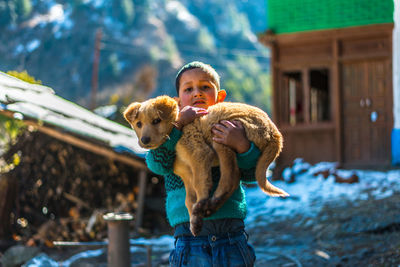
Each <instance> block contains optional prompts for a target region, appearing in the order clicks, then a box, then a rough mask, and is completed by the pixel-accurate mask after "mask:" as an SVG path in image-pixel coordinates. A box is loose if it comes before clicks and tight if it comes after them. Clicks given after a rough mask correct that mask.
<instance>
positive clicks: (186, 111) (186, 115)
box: [175, 106, 208, 130]
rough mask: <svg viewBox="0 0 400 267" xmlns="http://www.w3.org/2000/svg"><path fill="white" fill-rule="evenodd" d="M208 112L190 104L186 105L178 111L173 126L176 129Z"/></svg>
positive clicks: (180, 128)
mask: <svg viewBox="0 0 400 267" xmlns="http://www.w3.org/2000/svg"><path fill="white" fill-rule="evenodd" d="M206 114H208V111H207V110H206V109H204V108H196V107H192V106H186V107H184V108H183V109H182V110H181V111H179V115H178V120H177V121H176V122H175V127H176V128H177V129H178V130H182V128H183V127H184V126H185V125H187V124H189V123H191V122H192V121H194V119H196V118H198V117H201V116H204V115H206Z"/></svg>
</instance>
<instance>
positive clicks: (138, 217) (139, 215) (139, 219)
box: [135, 170, 147, 232]
mask: <svg viewBox="0 0 400 267" xmlns="http://www.w3.org/2000/svg"><path fill="white" fill-rule="evenodd" d="M146 177H147V172H146V171H144V170H142V171H140V173H139V196H138V209H137V211H136V214H135V231H136V232H138V230H139V228H140V227H141V226H142V223H143V211H144V200H145V197H146V182H147V181H146Z"/></svg>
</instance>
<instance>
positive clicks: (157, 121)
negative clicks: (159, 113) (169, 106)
mask: <svg viewBox="0 0 400 267" xmlns="http://www.w3.org/2000/svg"><path fill="white" fill-rule="evenodd" d="M160 122H161V119H160V118H157V119H154V120H153V121H152V122H151V124H153V125H156V124H159V123H160Z"/></svg>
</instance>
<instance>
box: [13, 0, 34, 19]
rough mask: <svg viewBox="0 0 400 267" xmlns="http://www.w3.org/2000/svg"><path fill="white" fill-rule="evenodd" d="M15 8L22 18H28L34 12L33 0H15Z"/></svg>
mask: <svg viewBox="0 0 400 267" xmlns="http://www.w3.org/2000/svg"><path fill="white" fill-rule="evenodd" d="M15 8H16V12H17V15H18V17H19V18H20V19H25V18H27V17H28V16H29V15H30V14H31V12H32V3H31V0H15Z"/></svg>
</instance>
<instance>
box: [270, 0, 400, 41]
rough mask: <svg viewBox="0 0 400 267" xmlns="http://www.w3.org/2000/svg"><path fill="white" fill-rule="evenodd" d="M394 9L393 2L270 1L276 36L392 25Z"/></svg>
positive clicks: (379, 0)
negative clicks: (364, 26)
mask: <svg viewBox="0 0 400 267" xmlns="http://www.w3.org/2000/svg"><path fill="white" fill-rule="evenodd" d="M396 1H397V0H396ZM393 10H394V2H393V0H267V11H268V28H269V29H271V30H273V31H274V32H275V33H277V34H280V33H293V32H301V31H312V30H323V29H334V28H345V27H351V26H362V25H370V24H380V23H391V22H393Z"/></svg>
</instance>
